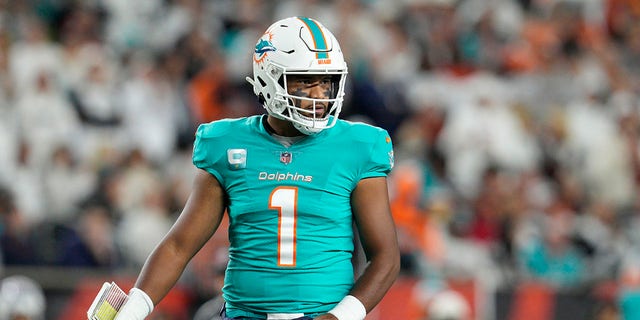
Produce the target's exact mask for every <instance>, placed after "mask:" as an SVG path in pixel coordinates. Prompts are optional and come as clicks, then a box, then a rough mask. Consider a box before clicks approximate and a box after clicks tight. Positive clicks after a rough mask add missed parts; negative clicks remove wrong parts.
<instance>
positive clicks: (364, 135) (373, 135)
mask: <svg viewBox="0 0 640 320" xmlns="http://www.w3.org/2000/svg"><path fill="white" fill-rule="evenodd" d="M336 129H338V130H336V134H337V135H340V136H342V137H345V138H348V139H353V140H356V141H359V142H370V143H376V142H377V141H379V139H380V137H381V136H383V138H384V139H385V140H386V142H387V143H390V142H391V138H390V136H389V133H388V132H387V130H385V129H383V128H380V127H377V126H374V125H371V124H368V123H364V122H354V121H349V120H343V119H339V120H338V121H337V122H336Z"/></svg>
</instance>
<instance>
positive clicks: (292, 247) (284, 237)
mask: <svg viewBox="0 0 640 320" xmlns="http://www.w3.org/2000/svg"><path fill="white" fill-rule="evenodd" d="M269 209H273V210H278V266H282V267H294V266H295V265H296V223H297V221H296V220H297V212H296V211H297V209H298V188H294V187H277V188H275V189H273V191H272V192H271V195H270V196H269Z"/></svg>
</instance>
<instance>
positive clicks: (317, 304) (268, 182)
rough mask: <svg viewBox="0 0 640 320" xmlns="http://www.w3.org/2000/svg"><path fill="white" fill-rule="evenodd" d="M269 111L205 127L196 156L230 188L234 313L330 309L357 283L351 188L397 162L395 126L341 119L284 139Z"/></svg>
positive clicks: (230, 304)
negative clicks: (268, 122)
mask: <svg viewBox="0 0 640 320" xmlns="http://www.w3.org/2000/svg"><path fill="white" fill-rule="evenodd" d="M262 117H266V116H252V117H247V118H241V119H233V120H229V119H225V120H219V121H214V122H211V123H207V124H202V125H200V126H199V128H198V130H197V133H196V141H195V145H194V151H193V163H194V164H195V165H196V166H197V167H198V168H201V169H204V170H206V171H207V172H209V173H211V174H212V175H214V176H215V177H216V178H217V179H218V181H219V182H220V184H221V186H222V187H223V188H224V190H225V191H226V194H227V197H228V210H227V212H228V214H229V222H230V226H229V240H230V248H229V259H230V260H229V264H228V267H227V272H226V277H225V285H224V288H223V297H224V299H225V300H226V302H227V316H229V317H239V316H254V317H255V316H260V315H264V314H266V313H305V314H317V313H324V312H327V311H328V310H330V309H331V308H333V307H334V306H335V305H336V304H337V303H338V302H339V301H340V300H341V299H342V298H343V297H344V296H345V295H347V294H348V293H349V290H350V289H351V287H352V285H353V283H354V273H353V267H352V264H351V257H352V253H353V250H354V245H353V240H354V239H353V229H352V221H353V218H352V212H351V204H350V197H351V192H352V191H353V189H354V188H355V187H356V185H357V183H358V181H360V180H361V179H364V178H370V177H381V176H386V175H387V174H388V173H389V171H390V170H391V167H392V166H393V151H392V150H393V149H392V143H391V139H390V138H389V134H388V133H387V132H386V131H385V130H383V129H381V128H378V127H374V126H370V125H367V124H363V123H353V122H349V121H345V120H338V121H337V123H336V125H335V127H333V128H331V129H327V130H323V131H322V132H320V133H318V134H315V135H312V136H307V137H304V138H303V139H301V140H299V141H297V142H295V143H293V144H292V145H291V146H289V147H285V146H283V145H282V144H281V143H279V142H278V140H276V139H275V138H274V137H273V136H271V135H270V134H269V132H268V131H267V130H266V129H265V127H264V124H263V121H262Z"/></svg>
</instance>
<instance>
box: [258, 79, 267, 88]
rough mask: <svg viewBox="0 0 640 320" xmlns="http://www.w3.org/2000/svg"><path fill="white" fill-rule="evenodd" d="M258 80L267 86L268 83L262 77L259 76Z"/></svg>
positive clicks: (263, 85)
mask: <svg viewBox="0 0 640 320" xmlns="http://www.w3.org/2000/svg"><path fill="white" fill-rule="evenodd" d="M258 81H259V82H260V84H261V85H262V87H263V88H264V87H266V86H267V83H266V82H264V80H262V77H258Z"/></svg>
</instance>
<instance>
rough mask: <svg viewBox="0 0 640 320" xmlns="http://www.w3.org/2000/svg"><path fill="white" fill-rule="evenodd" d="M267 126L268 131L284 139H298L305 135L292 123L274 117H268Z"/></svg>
mask: <svg viewBox="0 0 640 320" xmlns="http://www.w3.org/2000/svg"><path fill="white" fill-rule="evenodd" d="M265 126H266V127H267V131H269V132H271V133H273V134H277V135H279V136H283V137H297V136H302V135H303V133H301V132H300V131H298V129H296V128H295V127H294V126H293V124H292V123H291V122H290V121H287V120H282V119H278V118H275V117H272V116H267V121H265Z"/></svg>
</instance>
